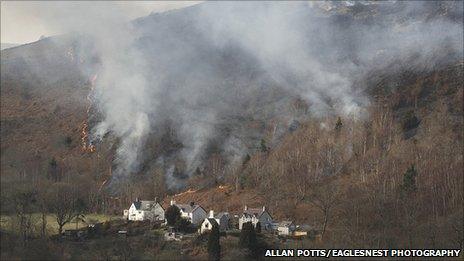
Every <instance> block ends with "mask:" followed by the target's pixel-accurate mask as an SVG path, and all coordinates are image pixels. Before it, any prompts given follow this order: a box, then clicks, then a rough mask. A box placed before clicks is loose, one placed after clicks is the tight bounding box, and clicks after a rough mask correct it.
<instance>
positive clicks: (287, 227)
mask: <svg viewBox="0 0 464 261" xmlns="http://www.w3.org/2000/svg"><path fill="white" fill-rule="evenodd" d="M295 229H296V226H295V224H293V222H292V221H282V222H280V223H279V224H278V225H277V234H278V235H283V236H288V235H292V234H293V232H294V231H295Z"/></svg>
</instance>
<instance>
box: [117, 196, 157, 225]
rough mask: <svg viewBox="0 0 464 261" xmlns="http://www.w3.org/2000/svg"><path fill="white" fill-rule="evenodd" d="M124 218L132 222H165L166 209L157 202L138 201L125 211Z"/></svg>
mask: <svg viewBox="0 0 464 261" xmlns="http://www.w3.org/2000/svg"><path fill="white" fill-rule="evenodd" d="M124 218H126V219H127V220H131V221H144V220H151V221H155V220H164V208H163V207H162V206H161V204H160V203H158V202H156V201H148V200H139V199H136V200H135V201H134V202H132V205H131V206H130V208H129V209H125V210H124Z"/></svg>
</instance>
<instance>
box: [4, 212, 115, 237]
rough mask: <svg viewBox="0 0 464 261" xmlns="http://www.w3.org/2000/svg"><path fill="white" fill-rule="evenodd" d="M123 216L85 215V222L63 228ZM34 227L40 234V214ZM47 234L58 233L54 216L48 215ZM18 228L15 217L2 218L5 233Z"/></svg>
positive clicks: (33, 217)
mask: <svg viewBox="0 0 464 261" xmlns="http://www.w3.org/2000/svg"><path fill="white" fill-rule="evenodd" d="M121 218H122V216H109V215H103V214H86V215H85V219H84V220H85V222H82V221H79V222H78V223H77V224H76V222H71V223H68V224H66V225H65V226H64V227H63V230H65V229H75V228H76V225H77V227H78V228H81V227H85V226H87V224H88V223H97V222H105V221H111V220H117V219H121ZM31 220H32V227H33V231H34V233H37V234H38V233H40V231H41V227H42V216H41V215H40V214H39V213H35V214H32V219H31ZM46 220H47V233H48V234H49V235H54V234H57V233H58V224H57V223H56V219H55V217H54V215H52V214H47V216H46ZM16 226H17V220H16V217H13V216H5V215H2V216H0V229H1V230H4V231H14V230H15V227H16Z"/></svg>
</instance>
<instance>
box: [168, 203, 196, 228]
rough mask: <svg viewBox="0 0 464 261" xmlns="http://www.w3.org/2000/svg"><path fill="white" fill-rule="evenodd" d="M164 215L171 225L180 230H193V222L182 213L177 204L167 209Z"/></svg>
mask: <svg viewBox="0 0 464 261" xmlns="http://www.w3.org/2000/svg"><path fill="white" fill-rule="evenodd" d="M164 217H165V218H166V221H167V223H168V225H169V226H172V227H174V228H175V229H176V230H177V231H180V232H191V231H192V229H193V228H192V224H191V223H190V221H189V220H187V219H185V218H183V217H182V216H181V214H180V209H179V208H178V207H177V206H176V205H171V206H169V207H168V208H167V209H166V212H165V213H164Z"/></svg>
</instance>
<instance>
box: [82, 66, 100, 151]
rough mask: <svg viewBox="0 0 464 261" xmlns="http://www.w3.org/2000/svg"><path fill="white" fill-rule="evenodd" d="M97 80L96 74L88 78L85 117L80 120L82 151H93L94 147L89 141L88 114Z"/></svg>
mask: <svg viewBox="0 0 464 261" xmlns="http://www.w3.org/2000/svg"><path fill="white" fill-rule="evenodd" d="M96 80H97V74H95V75H94V76H92V78H90V91H89V94H88V95H87V101H88V102H89V105H88V106H87V118H86V119H85V120H84V121H83V122H82V131H81V143H82V151H83V152H90V153H91V152H95V150H96V148H95V146H94V145H93V144H91V143H89V142H88V140H89V123H88V118H89V114H90V109H91V108H92V97H91V94H92V91H93V89H94V87H95V81H96Z"/></svg>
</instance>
